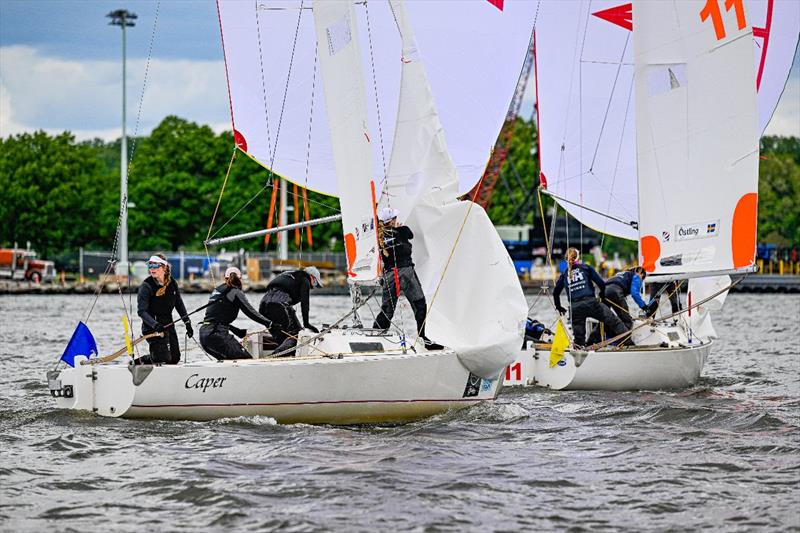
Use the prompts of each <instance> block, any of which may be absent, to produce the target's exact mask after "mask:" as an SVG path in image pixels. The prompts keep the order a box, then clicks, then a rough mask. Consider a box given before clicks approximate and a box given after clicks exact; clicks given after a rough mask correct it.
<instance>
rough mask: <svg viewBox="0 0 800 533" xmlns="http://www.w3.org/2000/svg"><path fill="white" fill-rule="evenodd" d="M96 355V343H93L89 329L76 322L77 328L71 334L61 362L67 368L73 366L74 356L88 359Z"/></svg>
mask: <svg viewBox="0 0 800 533" xmlns="http://www.w3.org/2000/svg"><path fill="white" fill-rule="evenodd" d="M97 353H98V352H97V343H96V342H95V341H94V336H92V332H91V331H89V327H88V326H87V325H86V324H84V323H83V322H78V327H76V328H75V332H74V333H73V334H72V338H71V339H70V340H69V344H67V348H66V349H65V350H64V354H63V355H62V356H61V360H62V361H64V362H65V363H67V364H68V365H69V366H75V356H76V355H85V356H86V357H90V356H92V355H97Z"/></svg>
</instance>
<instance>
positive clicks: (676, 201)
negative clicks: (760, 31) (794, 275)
mask: <svg viewBox="0 0 800 533" xmlns="http://www.w3.org/2000/svg"><path fill="white" fill-rule="evenodd" d="M713 5H715V4H714V2H708V1H706V0H692V1H689V0H686V1H682V2H647V1H644V2H639V3H634V14H635V23H636V30H635V31H634V32H633V38H634V41H635V42H634V45H635V46H634V48H635V66H636V72H635V75H634V78H635V94H636V146H637V160H638V164H637V167H638V175H639V217H640V218H639V232H640V235H641V237H640V243H639V253H640V260H641V262H642V263H641V264H642V266H643V267H644V268H645V270H647V271H648V272H650V273H655V274H679V275H689V276H691V275H693V274H697V273H707V272H713V271H730V270H734V269H739V268H745V267H749V266H751V265H752V264H753V261H754V260H755V252H756V219H757V207H758V139H759V131H758V112H757V108H756V75H755V69H754V68H753V62H752V60H751V58H752V55H753V48H752V31H753V30H752V27H751V26H750V25H748V24H747V23H746V16H747V14H746V12H745V11H744V7H743V4H742V3H741V2H733V5H734V6H735V9H730V10H725V9H724V8H720V6H721V5H722V3H720V4H719V5H717V8H718V9H717V10H716V11H713V10H712V11H711V12H709V10H710V9H711V8H709V6H713Z"/></svg>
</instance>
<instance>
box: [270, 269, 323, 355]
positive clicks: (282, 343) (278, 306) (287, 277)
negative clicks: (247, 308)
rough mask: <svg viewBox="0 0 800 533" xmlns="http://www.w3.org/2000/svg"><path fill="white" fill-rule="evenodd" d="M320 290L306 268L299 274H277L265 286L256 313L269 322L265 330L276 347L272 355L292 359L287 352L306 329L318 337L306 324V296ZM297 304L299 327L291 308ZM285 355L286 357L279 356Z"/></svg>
mask: <svg viewBox="0 0 800 533" xmlns="http://www.w3.org/2000/svg"><path fill="white" fill-rule="evenodd" d="M315 287H322V281H321V280H320V276H319V270H317V267H313V266H309V267H306V268H304V269H303V270H292V271H288V272H282V273H281V274H278V275H277V276H276V277H275V279H273V280H272V281H270V282H269V284H268V285H267V292H266V294H264V297H263V298H261V304H260V305H259V306H258V310H259V311H261V314H262V315H264V316H265V317H267V318H268V319H270V320H271V321H272V327H271V328H270V329H269V332H270V334H271V335H272V337H273V339H274V340H275V342H277V343H278V347H277V348H275V351H274V352H273V353H276V354H281V355H283V356H285V357H292V356H294V351H288V352H287V350H291V349H292V348H294V347H295V346H296V345H297V334H298V333H300V330H301V329H303V328H306V329H308V330H311V331H313V332H314V333H319V330H318V329H317V328H315V327H314V326H312V325H311V323H310V322H309V321H308V296H309V293H310V292H311V289H313V288H315ZM298 303H299V304H300V312H301V313H302V315H303V324H302V325H300V321H299V320H298V319H297V313H296V312H295V310H294V306H295V305H297V304H298ZM282 352H286V353H282Z"/></svg>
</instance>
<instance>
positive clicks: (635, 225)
mask: <svg viewBox="0 0 800 533" xmlns="http://www.w3.org/2000/svg"><path fill="white" fill-rule="evenodd" d="M540 188H541V187H540ZM544 193H545V194H546V195H547V196H550V197H551V198H555V199H556V200H558V201H560V202H564V203H567V204H571V205H574V206H576V207H580V208H582V209H585V210H587V211H591V212H592V213H595V214H597V215H600V216H604V217H606V218H610V219H611V220H615V221H617V222H619V223H621V224H625V225H626V226H630V227H632V228H634V229H636V228H638V227H639V224H638V223H637V222H636V221H635V220H622V219H621V218H617V217H615V216H613V215H609V214H608V213H603V212H602V211H597V210H596V209H592V208H591V207H587V206H585V205H581V204H578V203H575V202H573V201H571V200H567V199H566V198H562V197H560V196H556V195H555V194H553V193H551V192H549V191H547V190H545V191H544Z"/></svg>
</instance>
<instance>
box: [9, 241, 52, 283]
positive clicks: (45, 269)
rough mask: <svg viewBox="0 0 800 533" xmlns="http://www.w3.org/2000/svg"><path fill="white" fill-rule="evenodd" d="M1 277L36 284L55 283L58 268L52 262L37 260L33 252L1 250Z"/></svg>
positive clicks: (12, 249) (14, 249) (10, 249)
mask: <svg viewBox="0 0 800 533" xmlns="http://www.w3.org/2000/svg"><path fill="white" fill-rule="evenodd" d="M0 277H4V278H11V279H18V280H27V281H32V282H34V283H41V282H43V281H53V280H54V279H55V278H56V267H55V263H53V262H52V261H45V260H43V259H37V258H36V252H35V251H33V250H23V249H20V248H0Z"/></svg>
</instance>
